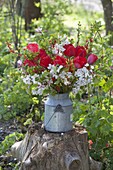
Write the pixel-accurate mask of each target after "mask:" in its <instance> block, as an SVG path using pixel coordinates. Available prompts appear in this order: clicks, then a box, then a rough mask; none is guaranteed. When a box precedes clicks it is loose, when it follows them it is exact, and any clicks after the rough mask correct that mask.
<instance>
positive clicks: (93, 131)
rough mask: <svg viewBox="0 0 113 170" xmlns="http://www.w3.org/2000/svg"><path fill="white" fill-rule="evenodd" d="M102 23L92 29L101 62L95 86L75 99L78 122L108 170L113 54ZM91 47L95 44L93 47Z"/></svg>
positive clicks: (111, 143) (111, 145)
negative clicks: (101, 25) (83, 127)
mask: <svg viewBox="0 0 113 170" xmlns="http://www.w3.org/2000/svg"><path fill="white" fill-rule="evenodd" d="M100 31H101V27H100V23H95V24H94V25H92V27H91V32H90V34H89V38H90V39H92V38H93V42H92V43H93V45H94V46H95V47H94V48H93V49H92V51H95V48H96V49H97V50H98V54H97V55H98V57H99V60H98V61H97V65H96V67H95V73H94V79H93V82H94V84H93V85H89V86H88V87H87V91H86V92H81V93H80V94H79V95H77V96H76V97H79V100H78V99H77V98H76V99H74V120H75V121H78V122H79V123H80V124H83V125H84V126H85V127H86V129H87V131H88V134H89V138H90V139H91V140H92V141H93V146H92V149H91V150H90V154H91V156H92V157H93V158H94V159H96V160H99V161H102V162H103V163H104V169H105V170H108V169H109V170H110V169H113V163H112V162H113V159H112V150H113V123H112V122H113V96H112V89H113V76H112V72H113V70H112V56H113V50H112V48H111V47H110V46H109V45H108V43H107V42H108V41H107V40H108V38H107V37H102V36H101V34H100ZM90 47H92V46H91V44H90Z"/></svg>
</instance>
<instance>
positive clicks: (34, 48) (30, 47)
mask: <svg viewBox="0 0 113 170" xmlns="http://www.w3.org/2000/svg"><path fill="white" fill-rule="evenodd" d="M26 48H27V49H28V50H29V51H31V52H33V53H36V52H38V51H39V47H38V44H36V43H30V44H28V45H27V47H26Z"/></svg>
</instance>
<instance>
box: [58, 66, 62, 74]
mask: <svg viewBox="0 0 113 170" xmlns="http://www.w3.org/2000/svg"><path fill="white" fill-rule="evenodd" d="M62 68H63V66H62V65H60V66H59V67H58V68H57V73H59V72H60V70H61V69H62Z"/></svg>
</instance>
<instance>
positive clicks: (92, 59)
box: [87, 54, 98, 64]
mask: <svg viewBox="0 0 113 170" xmlns="http://www.w3.org/2000/svg"><path fill="white" fill-rule="evenodd" d="M97 60H98V57H97V56H96V55H95V54H90V55H89V57H88V59H87V62H88V64H94V63H95V62H96V61H97Z"/></svg>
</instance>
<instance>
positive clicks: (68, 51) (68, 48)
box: [64, 44, 75, 57]
mask: <svg viewBox="0 0 113 170" xmlns="http://www.w3.org/2000/svg"><path fill="white" fill-rule="evenodd" d="M64 48H65V51H64V55H66V56H68V57H72V56H75V47H74V46H73V45H72V44H66V45H64Z"/></svg>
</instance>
